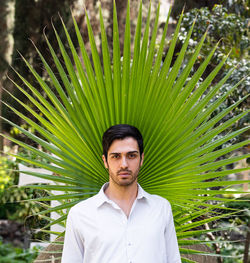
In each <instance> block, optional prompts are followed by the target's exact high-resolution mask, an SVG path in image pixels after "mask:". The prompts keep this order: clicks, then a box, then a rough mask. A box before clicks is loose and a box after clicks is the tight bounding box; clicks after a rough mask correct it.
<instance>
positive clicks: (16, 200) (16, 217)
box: [0, 149, 48, 239]
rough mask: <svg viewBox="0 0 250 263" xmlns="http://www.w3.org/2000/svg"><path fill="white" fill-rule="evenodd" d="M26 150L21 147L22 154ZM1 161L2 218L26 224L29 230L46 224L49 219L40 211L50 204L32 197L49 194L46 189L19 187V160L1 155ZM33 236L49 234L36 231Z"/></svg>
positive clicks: (0, 202) (0, 192) (33, 157)
mask: <svg viewBox="0 0 250 263" xmlns="http://www.w3.org/2000/svg"><path fill="white" fill-rule="evenodd" d="M26 152H27V151H26V150H25V149H23V150H22V149H20V155H22V156H25V154H24V153H26ZM26 156H29V157H30V156H31V155H29V153H28V155H27V153H26ZM32 159H37V157H35V156H34V155H32ZM38 160H39V158H38ZM0 162H1V170H0V172H1V174H0V180H1V181H3V183H1V185H0V186H1V191H0V219H8V220H13V221H17V222H20V223H22V224H26V226H27V227H28V228H29V230H33V229H38V228H41V227H43V226H45V225H46V224H47V223H48V221H47V220H45V219H43V218H42V217H41V216H39V212H40V211H42V210H43V209H44V208H43V207H44V206H45V205H48V202H43V203H38V202H36V201H33V200H32V199H35V198H41V197H44V196H47V195H48V194H47V193H46V191H44V190H39V189H28V188H26V189H25V188H23V187H18V186H17V184H18V180H19V173H18V171H17V166H18V161H13V160H12V159H10V158H9V157H6V156H1V157H0ZM37 214H38V215H37ZM35 215H36V216H35ZM33 238H34V239H41V238H47V235H46V234H43V233H39V234H37V233H36V231H34V233H33Z"/></svg>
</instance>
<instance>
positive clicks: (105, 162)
mask: <svg viewBox="0 0 250 263" xmlns="http://www.w3.org/2000/svg"><path fill="white" fill-rule="evenodd" d="M102 160H103V163H104V166H105V168H107V169H108V168H109V167H108V162H107V160H106V157H105V155H104V154H103V155H102Z"/></svg>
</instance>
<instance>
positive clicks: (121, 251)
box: [61, 185, 181, 263]
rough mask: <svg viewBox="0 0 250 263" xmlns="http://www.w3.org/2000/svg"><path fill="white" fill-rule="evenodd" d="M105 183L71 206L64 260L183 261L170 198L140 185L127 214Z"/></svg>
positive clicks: (110, 262) (114, 262)
mask: <svg viewBox="0 0 250 263" xmlns="http://www.w3.org/2000/svg"><path fill="white" fill-rule="evenodd" d="M105 187H106V185H104V186H103V187H102V188H101V190H100V192H99V193H98V194H97V195H95V196H93V197H91V198H89V199H86V200H84V201H81V202H79V203H78V204H77V205H75V206H74V207H73V208H71V210H70V212H69V215H68V219H67V225H66V233H65V240H64V248H63V255H62V262H61V263H180V262H181V259H180V253H179V249H178V244H177V239H176V233H175V228H174V223H173V216H172V211H171V206H170V204H169V202H168V201H167V200H166V199H164V198H162V197H160V196H157V195H150V194H149V193H147V192H145V191H144V190H143V189H142V188H141V187H140V186H139V185H138V194H137V198H136V199H135V201H134V203H133V206H132V208H131V211H130V215H129V217H127V216H126V215H125V213H124V212H123V211H122V209H121V208H120V207H119V206H118V205H117V204H116V203H115V202H113V201H112V200H110V199H109V198H108V197H107V196H106V195H105V193H104V189H105Z"/></svg>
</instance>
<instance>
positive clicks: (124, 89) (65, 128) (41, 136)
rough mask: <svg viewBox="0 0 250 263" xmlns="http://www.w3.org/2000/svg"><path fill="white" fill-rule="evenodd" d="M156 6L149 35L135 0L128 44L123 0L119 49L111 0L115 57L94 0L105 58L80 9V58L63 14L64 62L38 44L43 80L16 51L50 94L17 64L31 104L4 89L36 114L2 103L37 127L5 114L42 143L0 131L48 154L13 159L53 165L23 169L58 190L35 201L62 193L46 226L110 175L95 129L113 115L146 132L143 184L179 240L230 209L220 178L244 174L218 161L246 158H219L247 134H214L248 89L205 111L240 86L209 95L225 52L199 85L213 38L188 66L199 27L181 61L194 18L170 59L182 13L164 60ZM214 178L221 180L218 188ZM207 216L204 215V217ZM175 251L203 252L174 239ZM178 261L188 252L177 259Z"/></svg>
mask: <svg viewBox="0 0 250 263" xmlns="http://www.w3.org/2000/svg"><path fill="white" fill-rule="evenodd" d="M159 11H160V6H158V9H157V12H156V16H155V22H154V26H153V30H152V32H151V34H150V17H151V9H150V8H149V10H148V18H147V23H146V26H145V29H144V33H142V31H143V30H142V28H143V25H142V3H140V6H139V13H138V21H137V27H136V32H135V37H134V49H133V51H132V50H131V48H130V47H131V37H130V6H129V1H128V8H127V16H126V26H125V35H124V49H123V52H122V54H123V55H122V57H121V50H120V44H119V29H118V22H117V13H116V6H115V1H114V12H113V14H114V17H113V52H112V56H111V53H110V51H109V47H108V41H107V36H106V33H105V25H104V22H103V17H102V11H101V8H100V28H101V40H102V60H101V58H100V55H99V54H98V51H97V47H96V43H95V39H94V34H93V31H92V28H91V23H90V20H89V18H88V15H87V12H86V20H87V29H88V36H89V42H90V45H91V57H92V61H91V59H90V57H89V55H88V53H87V50H86V47H85V44H84V42H83V39H82V37H81V34H80V30H79V28H78V26H77V23H76V21H75V20H74V18H73V21H74V25H75V33H76V36H77V39H78V44H79V48H80V51H79V52H80V57H81V59H82V61H83V63H82V61H81V59H80V57H79V55H78V51H77V49H76V47H75V46H74V45H73V42H72V40H71V38H70V35H69V33H68V31H67V29H66V27H65V25H64V23H63V21H62V26H63V28H64V31H65V34H66V37H67V41H68V46H69V50H67V49H66V48H65V45H64V44H63V43H62V41H61V39H60V36H59V34H58V33H57V31H56V29H55V28H54V31H55V36H56V38H57V41H58V47H59V49H60V52H61V55H62V58H63V61H60V60H59V59H58V58H57V56H56V52H55V51H54V50H53V48H52V46H51V45H50V43H49V41H48V39H47V38H46V35H45V38H46V41H47V44H48V48H49V50H50V53H51V57H52V58H53V60H54V63H55V66H56V68H57V72H53V70H52V69H51V67H50V66H49V64H48V63H47V62H46V60H45V58H44V57H43V55H42V53H41V52H40V51H39V50H38V49H37V48H36V47H35V48H36V49H37V52H38V55H39V56H40V58H41V61H42V63H43V65H44V68H45V70H46V71H47V74H48V76H49V82H47V81H45V80H44V79H43V78H42V77H41V76H40V75H39V74H38V73H37V72H36V71H35V69H34V68H33V67H32V65H31V64H29V62H28V61H27V60H25V58H24V57H23V60H24V62H25V63H26V65H27V67H28V68H29V70H30V72H31V74H33V76H34V78H35V79H36V81H37V83H38V84H39V86H40V88H42V90H43V92H44V93H45V94H46V97H47V98H45V97H44V96H42V95H41V93H40V92H39V90H38V88H37V87H35V86H33V85H32V84H31V83H29V82H28V81H27V80H26V79H25V78H24V77H23V76H21V75H20V74H19V73H18V72H16V73H17V75H18V76H19V77H20V79H21V80H22V82H23V83H24V84H25V86H26V87H27V89H28V90H29V92H28V91H27V89H24V88H22V87H21V86H20V85H18V84H17V83H15V82H14V81H13V80H12V81H13V83H14V84H15V86H16V87H17V88H18V89H19V90H20V91H21V92H22V93H23V94H24V95H25V96H26V97H27V99H28V100H29V101H30V102H31V104H32V106H30V105H26V104H25V103H23V102H22V101H20V100H19V99H18V98H17V97H14V96H13V95H12V94H11V93H9V95H10V96H12V97H13V98H14V99H15V100H16V102H18V103H19V104H21V105H22V106H23V107H24V108H25V109H26V110H28V111H29V112H30V114H32V115H33V117H34V118H35V119H36V121H34V120H32V119H31V118H29V117H27V116H25V115H24V114H23V113H22V112H20V111H18V110H16V109H15V108H14V107H12V106H11V105H8V104H6V103H5V104H6V106H7V107H9V109H11V110H12V111H13V112H15V113H16V114H17V115H18V116H19V117H20V118H22V119H23V120H24V121H26V122H27V123H28V124H29V125H30V126H31V127H33V128H34V130H35V131H36V132H35V133H32V132H30V131H28V130H25V129H24V128H22V127H20V126H18V125H17V124H15V123H14V122H13V121H11V120H7V119H4V118H3V117H2V118H3V119H4V120H5V121H6V122H8V123H9V124H11V125H12V126H14V127H16V128H17V129H19V130H20V131H21V132H22V133H23V134H24V135H26V136H27V137H28V138H30V139H31V140H33V141H34V142H35V143H36V144H39V145H41V146H42V148H43V151H40V150H38V149H37V148H35V147H33V146H31V145H28V144H25V143H24V142H22V141H19V140H17V139H14V138H12V137H11V136H7V135H3V136H5V137H6V138H7V139H9V140H11V141H12V142H14V143H16V144H18V145H20V146H21V147H23V148H25V149H27V150H29V151H31V152H32V153H34V154H36V155H38V156H41V157H42V158H43V160H46V162H45V161H44V162H43V161H36V160H32V159H30V158H29V157H23V156H21V155H16V156H15V157H16V158H18V159H20V160H22V161H25V162H27V163H31V164H33V165H35V166H38V167H42V168H44V169H46V170H49V171H51V172H53V175H47V174H41V173H35V172H26V173H27V174H30V175H34V176H38V177H41V178H45V179H48V180H51V181H54V182H56V183H57V184H53V185H30V186H29V187H30V188H37V189H45V190H47V191H52V190H54V191H63V192H64V193H63V194H59V195H53V194H51V195H50V196H49V197H44V198H39V199H37V201H39V202H40V201H44V200H47V201H48V200H58V201H59V202H60V205H58V206H56V207H52V208H49V207H46V209H44V211H43V212H41V215H43V216H45V217H46V214H48V213H50V212H52V211H56V212H58V213H59V214H60V215H61V216H60V217H59V219H57V220H52V219H51V221H52V222H51V223H50V224H49V225H48V226H51V225H52V224H57V223H60V224H63V223H64V222H65V219H66V216H67V212H68V209H69V208H70V207H72V206H73V205H74V204H76V203H77V202H79V201H80V200H82V199H85V198H88V197H89V196H92V195H93V194H95V193H97V192H98V190H99V189H100V187H101V186H102V184H103V183H105V182H106V181H107V180H108V173H107V171H106V170H105V168H104V166H103V164H102V159H101V155H102V146H101V136H102V134H103V132H104V131H105V130H106V129H107V128H108V127H110V126H111V125H114V124H119V123H127V124H131V125H135V126H136V127H138V128H139V129H140V130H141V132H142V134H143V137H144V140H145V162H144V165H143V167H142V169H141V171H140V175H139V178H138V180H139V183H140V184H141V186H142V187H143V188H144V189H145V190H146V191H148V192H150V193H152V194H159V195H161V196H163V197H164V198H167V199H168V200H169V201H170V202H171V204H172V208H173V214H174V220H175V224H176V231H177V237H178V241H179V244H180V246H182V245H185V244H190V243H191V244H195V243H197V242H198V243H202V241H197V240H187V238H194V237H196V236H199V235H201V234H205V233H207V232H209V231H212V230H209V231H208V230H206V229H200V228H201V227H202V225H204V224H205V223H209V222H213V221H214V220H217V219H220V218H222V217H224V216H225V215H230V214H233V213H235V212H232V210H230V211H228V212H227V209H226V208H225V207H224V204H225V202H227V201H228V199H226V198H223V197H222V196H221V195H222V194H225V193H228V192H230V190H228V189H227V187H229V186H232V185H236V184H241V183H243V182H244V181H239V180H237V181H230V182H229V181H226V180H223V178H224V177H225V176H227V175H229V174H231V173H234V172H240V171H244V170H245V169H237V170H226V169H225V166H226V165H228V164H232V163H234V162H236V161H239V160H241V159H243V158H246V157H249V155H245V156H236V157H234V156H231V157H229V158H227V159H221V157H223V156H225V155H226V154H227V155H228V154H230V153H231V152H232V151H234V150H236V149H239V148H241V147H243V146H244V145H246V144H247V143H249V141H243V142H240V143H237V144H234V145H231V146H229V147H227V148H222V149H220V146H221V145H222V144H223V143H225V142H227V141H229V140H230V139H232V138H234V137H236V136H238V135H240V134H242V133H243V132H245V131H246V130H247V128H243V129H240V130H237V131H232V132H229V133H228V134H227V135H226V136H224V137H223V138H221V139H217V138H216V136H217V135H218V134H220V133H222V132H223V131H225V130H226V129H228V128H230V127H231V126H232V125H233V124H234V123H236V122H237V121H238V120H239V119H241V118H242V117H243V116H244V115H245V114H247V112H245V113H241V114H239V115H237V116H235V117H234V118H232V119H230V120H228V121H226V122H224V123H223V124H221V125H219V126H218V125H217V124H218V122H219V121H221V120H222V119H223V117H224V116H226V115H227V114H228V113H229V112H230V111H232V110H233V109H235V108H236V107H237V106H238V105H239V104H240V103H241V102H242V101H243V100H244V99H245V98H242V99H241V100H240V101H238V102H236V103H235V104H233V105H231V106H230V107H228V108H226V109H224V110H223V111H222V112H221V113H219V114H217V115H215V116H214V117H211V116H212V113H213V112H214V111H215V110H216V109H217V107H218V106H219V105H220V104H222V103H223V101H224V100H225V99H226V98H227V97H228V96H229V95H230V93H231V92H233V90H234V89H236V88H237V85H235V86H234V87H232V88H231V90H230V91H228V92H227V93H226V94H224V96H222V97H220V98H218V99H217V100H216V101H215V102H214V103H213V104H211V103H210V101H211V99H212V98H214V96H216V93H217V92H218V90H219V89H220V88H221V87H222V85H223V84H224V83H225V82H226V81H227V79H228V78H229V77H230V74H231V73H232V71H233V69H232V70H231V71H230V72H229V73H228V74H227V75H226V76H225V77H224V78H223V79H221V80H220V81H219V82H217V84H216V85H213V80H214V78H215V77H216V76H217V74H218V72H219V71H220V70H221V69H222V66H223V64H224V62H225V61H226V59H227V57H225V58H223V59H222V61H221V63H219V64H218V65H217V66H216V67H215V69H214V70H213V71H212V72H211V73H210V74H209V75H208V76H207V77H206V78H205V79H204V81H203V82H202V83H201V85H199V86H197V83H198V81H199V79H200V78H201V77H202V76H203V73H204V71H205V69H206V67H207V66H208V64H209V62H210V60H211V58H212V56H213V54H214V52H215V51H216V48H217V46H215V47H214V49H213V50H211V52H210V54H209V55H208V57H207V58H206V59H205V60H204V62H203V63H202V64H201V65H200V67H199V68H198V69H197V71H196V72H195V73H194V74H193V75H190V72H191V69H192V68H193V66H194V63H195V62H196V59H197V57H198V55H199V52H200V50H201V48H202V45H203V42H204V41H205V38H206V33H205V34H204V36H203V37H202V39H201V40H200V43H199V44H198V45H197V47H196V48H195V50H194V53H193V56H192V57H191V59H190V60H189V61H188V63H187V64H186V66H185V67H184V68H183V62H184V59H185V53H186V50H187V48H188V44H189V40H190V37H191V35H192V28H193V26H192V28H191V29H190V31H189V32H188V33H187V37H186V40H185V42H184V44H183V46H182V48H181V50H180V52H179V54H178V57H177V58H176V60H175V61H174V60H173V54H174V50H175V47H176V41H177V37H178V32H179V30H180V27H181V21H182V16H183V15H181V16H180V19H179V21H178V24H177V26H176V30H175V33H174V35H173V38H172V40H171V43H170V46H169V48H168V52H167V54H166V57H165V59H163V53H164V52H163V51H164V48H165V42H166V41H165V39H166V33H167V27H168V21H169V17H170V14H169V15H168V17H167V22H166V24H165V27H164V29H163V33H162V37H161V40H160V43H159V48H158V51H155V46H156V39H157V32H158V31H157V30H158V19H159ZM194 23H195V22H194ZM142 34H143V38H142V40H141V36H142ZM218 45H219V43H218ZM172 64H173V65H172ZM34 108H35V109H34ZM38 112H39V113H38ZM58 175H59V176H58ZM213 187H217V188H216V189H217V190H214V189H213ZM218 187H219V188H222V189H220V190H218ZM233 193H242V191H234V192H233ZM221 211H223V212H221ZM204 215H206V216H205V217H204ZM45 231H47V230H45ZM214 231H217V229H215V230H214ZM57 234H58V235H59V234H60V233H57ZM181 253H182V254H185V253H202V252H199V251H195V250H193V251H190V250H187V249H185V248H181ZM183 262H192V261H190V260H187V259H184V258H183Z"/></svg>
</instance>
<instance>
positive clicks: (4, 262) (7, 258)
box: [0, 240, 38, 263]
mask: <svg viewBox="0 0 250 263" xmlns="http://www.w3.org/2000/svg"><path fill="white" fill-rule="evenodd" d="M37 254H38V250H37V249H36V248H34V249H33V250H25V249H22V248H16V247H13V246H12V245H10V244H4V243H3V242H2V240H0V262H1V263H10V262H11V263H31V262H33V260H34V259H35V258H36V256H37Z"/></svg>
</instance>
